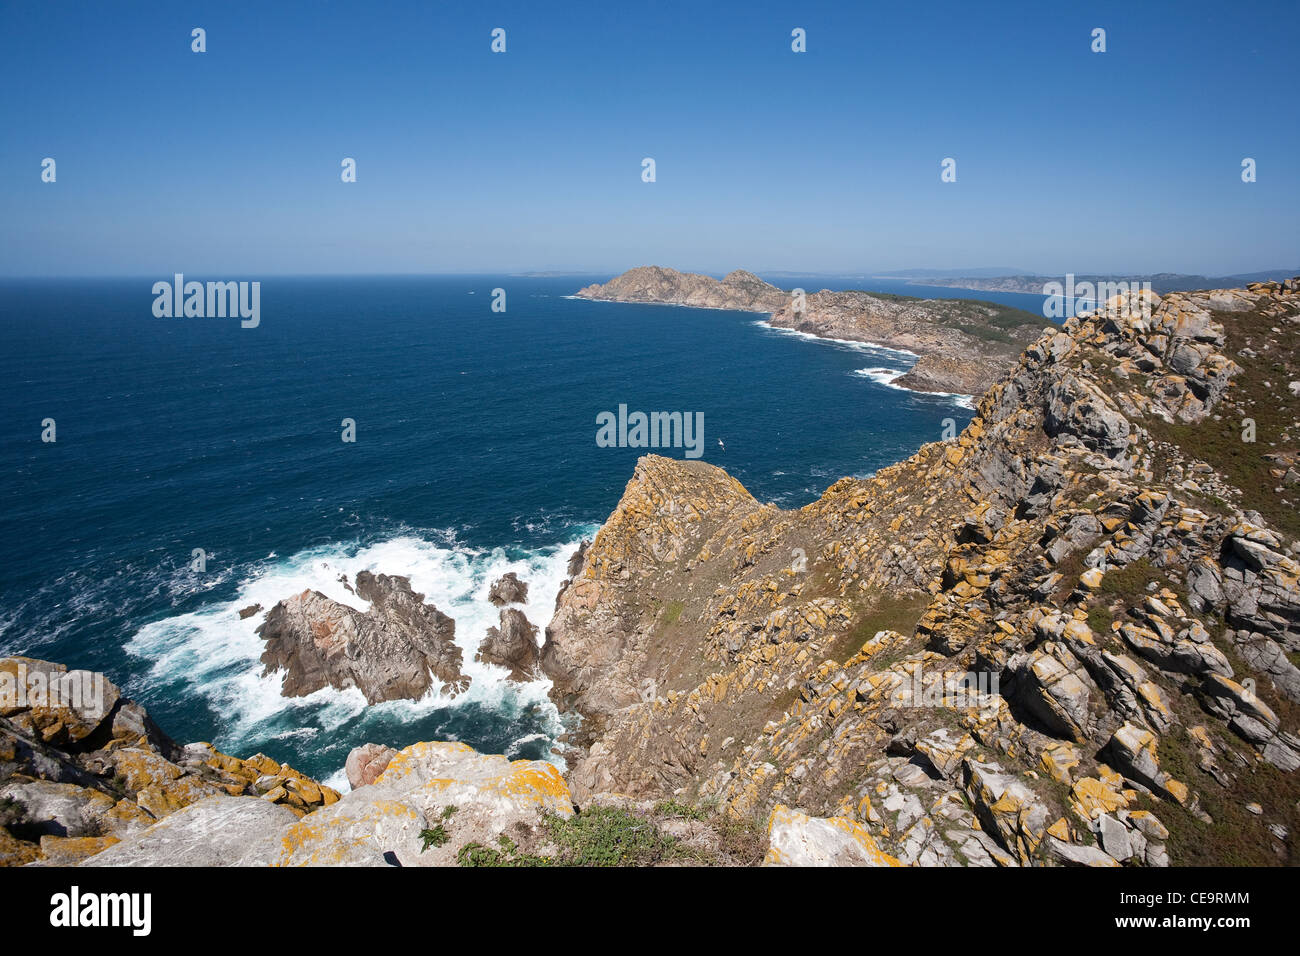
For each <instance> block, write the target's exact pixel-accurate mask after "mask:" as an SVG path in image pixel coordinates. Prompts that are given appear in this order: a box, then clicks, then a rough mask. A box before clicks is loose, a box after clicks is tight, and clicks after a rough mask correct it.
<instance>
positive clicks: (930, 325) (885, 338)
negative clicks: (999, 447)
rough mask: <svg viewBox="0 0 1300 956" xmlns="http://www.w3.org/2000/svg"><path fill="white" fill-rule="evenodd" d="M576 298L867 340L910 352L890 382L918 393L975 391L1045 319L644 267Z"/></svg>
mask: <svg viewBox="0 0 1300 956" xmlns="http://www.w3.org/2000/svg"><path fill="white" fill-rule="evenodd" d="M577 295H578V297H579V298H584V299H599V300H603V301H612V302H649V303H665V304H672V305H688V306H693V307H696V308H704V309H738V310H742V311H747V312H768V313H771V316H770V318H769V319H768V324H770V325H772V326H773V327H774V328H782V329H792V330H794V331H798V332H806V333H809V334H811V335H816V336H819V337H821V338H834V339H845V340H848V341H854V342H871V343H874V344H876V345H883V346H886V347H887V348H892V349H901V350H905V351H908V352H914V353H916V354H917V355H918V356H919V357H918V359H917V362H916V365H915V366H914V367H913V368H912V369H911V370H909V371H908V373H907V374H906V375H904V376H903V377H901V378H900V379H898V380H897V381H896V382H895V384H897V385H901V386H903V387H905V388H911V389H915V390H916V391H922V392H949V393H955V394H961V395H979V394H981V393H982V392H984V390H985V389H987V388H988V387H989V386H990V385H992V384H993V382H994V381H996V380H997V378H998V377H999V376H1000V375H1002V374H1003V373H1004V372H1005V371H1006V370H1007V369H1008V368H1009V367H1010V366H1011V365H1012V364H1013V362H1014V361H1015V358H1016V356H1017V355H1018V354H1019V353H1020V351H1021V350H1022V349H1023V348H1024V347H1025V346H1026V345H1028V344H1029V343H1030V342H1032V341H1033V340H1034V339H1035V338H1037V337H1038V335H1039V334H1040V333H1041V332H1042V330H1043V328H1044V327H1045V326H1046V325H1047V324H1048V323H1047V321H1046V320H1045V319H1042V318H1039V317H1036V316H1033V315H1030V314H1029V313H1027V312H1022V311H1020V310H1019V309H1012V308H1008V307H1006V306H1000V305H996V304H994V303H991V302H977V301H973V300H963V299H917V298H910V297H907V296H897V295H887V294H884V293H876V292H830V291H827V290H822V291H820V292H813V293H808V294H806V295H805V296H803V297H802V298H801V299H796V298H795V297H794V296H793V295H792V294H791V293H789V292H783V291H782V290H781V289H778V288H777V287H776V286H774V285H770V284H768V283H767V282H764V281H763V280H762V279H760V278H759V277H758V276H756V275H754V274H753V273H751V272H745V271H743V270H737V271H735V272H731V273H729V274H728V275H726V276H725V277H723V278H722V279H721V280H718V279H714V278H712V277H710V276H704V275H696V274H694V273H683V272H677V271H676V270H674V269H665V268H662V267H660V266H642V267H639V268H636V269H631V270H629V271H627V272H625V273H623V274H622V275H620V276H616V277H615V278H613V279H611V280H610V281H609V282H606V283H605V284H603V285H590V286H587V287H586V288H584V289H581V290H579V291H578V293H577Z"/></svg>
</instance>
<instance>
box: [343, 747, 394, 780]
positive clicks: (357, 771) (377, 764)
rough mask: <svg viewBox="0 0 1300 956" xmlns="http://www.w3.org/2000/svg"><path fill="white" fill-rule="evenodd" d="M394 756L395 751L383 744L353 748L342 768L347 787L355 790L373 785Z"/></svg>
mask: <svg viewBox="0 0 1300 956" xmlns="http://www.w3.org/2000/svg"><path fill="white" fill-rule="evenodd" d="M396 756H397V751H396V750H394V749H393V748H392V747H386V746H384V745H383V744H362V745H361V746H360V747H353V748H352V751H351V752H350V753H349V754H348V759H347V763H346V765H345V766H344V768H343V769H344V772H345V773H346V774H347V777H348V786H349V787H351V788H352V789H353V790H355V789H357V787H364V786H365V785H366V784H370V783H374V782H375V781H376V780H377V779H378V778H379V775H380V774H381V773H383V772H384V770H385V768H387V767H388V764H389V762H390V761H391V760H392V759H393V758H394V757H396Z"/></svg>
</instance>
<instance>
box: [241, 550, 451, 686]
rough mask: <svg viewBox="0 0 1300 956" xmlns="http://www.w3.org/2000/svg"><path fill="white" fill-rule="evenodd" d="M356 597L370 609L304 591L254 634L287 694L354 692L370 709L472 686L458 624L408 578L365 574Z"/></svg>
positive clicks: (268, 666)
mask: <svg viewBox="0 0 1300 956" xmlns="http://www.w3.org/2000/svg"><path fill="white" fill-rule="evenodd" d="M356 594H357V597H359V598H361V599H362V600H364V601H369V602H370V607H369V609H367V610H365V611H359V610H357V609H356V608H353V607H350V606H348V605H346V604H340V603H339V602H338V601H334V600H332V599H330V598H328V597H326V596H325V595H324V594H321V593H320V592H319V591H303V592H302V593H301V594H298V595H295V596H293V597H291V598H286V599H284V600H283V601H280V602H279V603H278V604H276V606H275V607H273V608H271V610H270V611H269V612H268V613H267V615H266V620H265V621H264V622H263V623H262V625H261V626H260V627H259V628H258V629H257V633H258V635H260V636H261V637H262V639H263V640H264V641H266V650H265V651H264V652H263V654H262V663H263V664H265V665H266V673H268V674H270V673H275V672H283V673H284V683H283V685H282V691H281V692H282V693H283V694H284V696H286V697H304V696H306V695H307V694H311V693H313V692H315V691H318V690H320V689H321V688H322V687H334V688H337V689H339V690H346V689H348V688H351V687H355V688H357V689H358V690H360V691H361V693H363V694H364V695H365V697H366V701H367V702H368V703H371V704H374V703H378V702H380V701H385V700H418V699H420V698H421V697H423V696H424V695H425V694H426V693H428V692H429V690H430V689H431V688H433V689H435V690H437V691H439V692H440V693H443V694H446V695H449V696H455V695H456V694H458V693H460V692H462V691H464V690H465V689H466V688H467V687H468V686H469V678H468V677H466V676H464V675H463V674H462V673H461V663H462V659H461V651H460V648H459V647H457V646H456V645H455V643H453V637H454V636H455V632H456V623H455V621H453V620H452V619H451V618H449V617H448V616H447V615H445V614H443V613H441V612H440V611H439V610H438V609H437V608H436V607H434V606H433V605H432V604H425V603H424V595H422V594H416V593H415V592H414V591H412V590H411V582H410V580H409V579H408V578H404V577H396V576H390V575H387V574H378V575H376V574H372V573H371V572H369V571H362V572H361V573H359V574H358V575H357V578H356Z"/></svg>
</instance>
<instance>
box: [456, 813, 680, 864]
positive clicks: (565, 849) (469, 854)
mask: <svg viewBox="0 0 1300 956" xmlns="http://www.w3.org/2000/svg"><path fill="white" fill-rule="evenodd" d="M542 828H543V830H544V831H545V834H546V838H547V840H548V842H549V843H551V844H553V845H554V847H555V853H554V855H553V856H540V855H537V854H533V853H527V852H524V851H522V850H521V849H520V848H519V846H518V845H517V844H515V842H514V841H513V840H511V839H510V838H509V837H507V836H505V835H502V836H501V837H500V838H499V839H498V841H497V846H495V847H490V846H486V845H484V844H482V843H467V844H465V845H464V846H462V847H461V848H460V849H459V850H458V851H457V852H456V862H457V864H458V865H460V866H653V865H654V864H656V863H661V862H665V861H670V860H683V859H689V858H690V857H691V853H690V852H689V851H688V850H687V849H686V848H685V847H683V846H682V845H681V843H680V842H679V841H678V840H677V839H676V838H675V837H671V836H666V835H665V834H663V833H661V832H660V831H659V828H658V827H656V826H655V825H654V823H653V822H652V821H650V820H646V819H643V818H641V817H639V816H637V815H636V814H634V813H629V812H628V811H627V810H622V809H619V808H615V807H591V808H589V809H587V810H583V811H582V812H580V813H575V814H574V815H573V816H572V817H570V818H568V819H565V818H563V817H560V816H557V815H555V814H547V816H546V817H545V818H544V819H543V821H542Z"/></svg>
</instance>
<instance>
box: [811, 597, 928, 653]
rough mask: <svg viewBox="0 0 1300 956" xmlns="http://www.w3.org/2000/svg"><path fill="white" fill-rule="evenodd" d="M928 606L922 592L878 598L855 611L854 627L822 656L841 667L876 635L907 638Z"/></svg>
mask: <svg viewBox="0 0 1300 956" xmlns="http://www.w3.org/2000/svg"><path fill="white" fill-rule="evenodd" d="M929 606H930V595H928V594H926V593H925V592H923V591H920V592H914V593H910V594H908V593H904V594H881V595H878V596H876V598H875V599H874V600H872V601H871V602H870V603H868V604H866V605H864V606H863V607H861V608H860V609H856V608H855V611H856V613H855V614H854V618H855V623H854V625H853V626H852V627H851V628H849V629H848V630H847V631H845V632H844V634H843V635H841V636H840V637H838V638H837V639H836V640H835V641H834V642H833V643H832V644H831V645H830V646H828V647H827V648H826V654H827V656H828V657H830V658H832V659H833V660H835V661H837V662H838V663H841V664H843V663H844V662H845V661H847V660H848V659H849V658H851V657H852V656H853V655H854V654H856V653H857V652H858V651H860V650H861V649H862V645H863V644H865V643H867V641H869V640H871V639H872V638H873V637H875V636H876V634H877V633H878V632H879V631H897V632H898V633H899V634H902V635H903V636H904V637H911V636H912V635H913V634H914V633H915V631H916V625H917V622H918V621H920V620H921V615H922V614H924V613H925V609H926V608H927V607H929ZM899 656H901V653H900V654H899Z"/></svg>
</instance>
